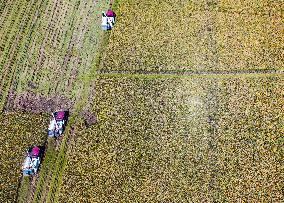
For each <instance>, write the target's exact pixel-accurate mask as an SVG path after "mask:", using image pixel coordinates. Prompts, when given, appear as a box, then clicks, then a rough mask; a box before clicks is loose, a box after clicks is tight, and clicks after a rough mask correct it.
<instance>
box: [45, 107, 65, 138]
mask: <svg viewBox="0 0 284 203" xmlns="http://www.w3.org/2000/svg"><path fill="white" fill-rule="evenodd" d="M68 116H69V112H68V111H57V112H54V113H52V119H51V120H50V124H49V127H48V137H56V138H58V137H59V136H60V135H62V134H63V132H64V130H65V127H66V125H67V121H68Z"/></svg>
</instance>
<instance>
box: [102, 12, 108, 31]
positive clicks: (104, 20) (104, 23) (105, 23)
mask: <svg viewBox="0 0 284 203" xmlns="http://www.w3.org/2000/svg"><path fill="white" fill-rule="evenodd" d="M108 27H109V25H108V19H107V16H106V14H105V12H102V30H108Z"/></svg>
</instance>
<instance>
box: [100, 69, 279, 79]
mask: <svg viewBox="0 0 284 203" xmlns="http://www.w3.org/2000/svg"><path fill="white" fill-rule="evenodd" d="M273 75H284V70H272V69H271V70H241V71H184V72H178V71H161V72H158V71H123V70H122V71H97V73H96V74H95V76H96V77H98V76H112V77H142V78H143V77H149V78H155V77H181V78H183V77H255V76H273Z"/></svg>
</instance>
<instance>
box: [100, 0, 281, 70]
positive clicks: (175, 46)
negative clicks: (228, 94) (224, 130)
mask: <svg viewBox="0 0 284 203" xmlns="http://www.w3.org/2000/svg"><path fill="white" fill-rule="evenodd" d="M281 7H283V4H282V3H281V2H280V1H266V0H263V1H256V0H248V1H227V0H222V1H214V0H213V1H205V0H204V1H162V0H155V1H150V0H145V1H135V0H125V1H122V3H121V7H120V10H119V12H120V15H121V17H120V18H119V19H118V21H119V22H118V24H117V26H116V28H115V31H114V32H112V34H111V36H110V41H109V42H110V43H109V45H108V47H107V48H106V51H105V55H104V58H103V62H102V64H101V66H100V69H99V70H100V71H102V72H108V71H118V72H139V73H140V72H149V71H150V72H192V71H194V72H196V71H197V72H198V71H199V72H200V71H207V72H208V71H209V72H210V71H244V70H271V69H272V70H280V69H283V60H282V58H283V51H282V50H283V45H282V44H283V43H282V42H283V34H282V30H283V23H282V19H283V12H281V11H282V10H281Z"/></svg>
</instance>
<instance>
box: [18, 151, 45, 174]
mask: <svg viewBox="0 0 284 203" xmlns="http://www.w3.org/2000/svg"><path fill="white" fill-rule="evenodd" d="M41 154H42V153H41V149H40V148H39V147H38V146H35V147H32V148H30V149H29V150H28V151H27V155H26V158H25V161H24V163H23V166H22V171H23V175H24V176H30V175H35V174H36V173H37V172H38V169H39V166H40V161H41Z"/></svg>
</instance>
